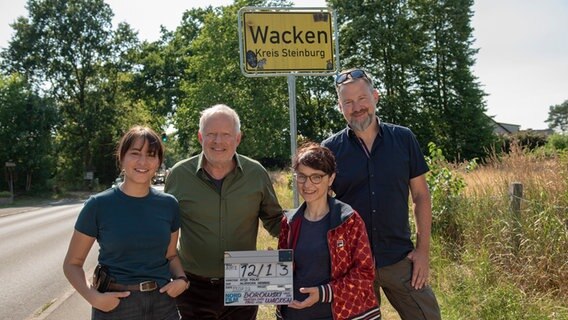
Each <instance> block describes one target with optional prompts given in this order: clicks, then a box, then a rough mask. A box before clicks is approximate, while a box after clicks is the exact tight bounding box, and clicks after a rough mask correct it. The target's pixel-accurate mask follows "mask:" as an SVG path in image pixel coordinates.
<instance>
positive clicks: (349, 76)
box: [335, 69, 371, 86]
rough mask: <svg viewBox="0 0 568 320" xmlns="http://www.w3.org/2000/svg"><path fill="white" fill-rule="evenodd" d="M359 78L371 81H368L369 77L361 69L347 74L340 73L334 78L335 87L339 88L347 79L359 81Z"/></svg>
mask: <svg viewBox="0 0 568 320" xmlns="http://www.w3.org/2000/svg"><path fill="white" fill-rule="evenodd" d="M361 78H365V79H367V80H369V81H371V79H369V76H367V74H366V73H365V71H363V70H361V69H355V70H352V71H349V72H344V73H340V74H339V75H338V76H337V77H335V86H339V85H340V84H342V83H344V82H345V81H347V80H349V79H361Z"/></svg>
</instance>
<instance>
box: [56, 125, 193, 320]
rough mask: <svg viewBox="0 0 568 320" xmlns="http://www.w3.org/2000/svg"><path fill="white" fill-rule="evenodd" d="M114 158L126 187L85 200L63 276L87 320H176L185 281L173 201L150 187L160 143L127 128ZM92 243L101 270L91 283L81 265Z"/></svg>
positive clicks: (147, 130)
mask: <svg viewBox="0 0 568 320" xmlns="http://www.w3.org/2000/svg"><path fill="white" fill-rule="evenodd" d="M116 157H117V160H118V164H119V166H120V169H121V173H122V175H123V176H124V182H123V183H122V184H119V185H117V186H115V187H113V188H110V189H108V190H106V191H103V192H101V193H98V194H96V195H93V196H91V197H90V198H89V199H88V200H87V201H86V202H85V205H84V207H83V209H82V210H81V212H80V213H79V217H78V218H77V222H76V224H75V230H74V232H73V236H72V238H71V241H70V244H69V249H68V251H67V255H66V256H65V261H64V263H63V271H64V273H65V276H66V277H67V279H68V280H69V282H70V283H71V285H73V287H74V288H75V289H76V290H77V292H79V294H81V296H83V298H85V300H87V302H89V303H90V304H91V306H92V307H93V309H92V318H91V319H156V320H157V319H159V320H174V319H175V320H178V319H180V316H179V313H178V310H177V308H176V304H175V300H174V298H175V297H176V296H178V295H179V294H181V293H182V292H183V291H184V290H186V289H187V288H188V286H189V281H188V280H187V278H186V276H185V274H184V272H183V269H182V267H181V263H180V261H179V258H178V256H177V251H176V245H177V240H178V233H179V227H180V222H179V221H180V220H179V206H178V203H177V201H176V199H175V198H174V197H173V196H171V195H169V194H166V193H163V192H159V191H157V190H155V189H154V188H152V187H151V181H152V177H154V174H155V173H156V171H157V170H158V168H160V165H161V164H162V161H163V158H164V149H163V145H162V143H161V140H160V137H159V136H158V135H157V134H156V132H154V131H153V130H152V129H150V128H147V127H141V126H136V127H133V128H131V129H130V130H129V131H128V132H127V133H126V134H125V135H124V136H123V137H122V138H121V140H120V142H119V144H118V147H117V152H116ZM95 240H96V241H97V242H98V243H99V247H100V250H99V257H98V261H99V265H98V266H97V268H96V269H95V275H94V277H93V283H92V284H89V281H88V280H87V277H86V276H85V271H84V269H83V264H84V262H85V259H86V257H87V255H88V253H89V251H90V250H91V248H92V245H93V243H94V242H95ZM172 279H173V280H172Z"/></svg>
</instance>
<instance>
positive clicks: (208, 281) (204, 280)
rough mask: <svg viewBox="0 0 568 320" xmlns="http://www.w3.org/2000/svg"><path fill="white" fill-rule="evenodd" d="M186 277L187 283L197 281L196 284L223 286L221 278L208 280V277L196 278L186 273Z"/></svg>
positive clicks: (196, 276)
mask: <svg viewBox="0 0 568 320" xmlns="http://www.w3.org/2000/svg"><path fill="white" fill-rule="evenodd" d="M185 274H186V275H187V278H188V279H189V282H190V283H191V281H197V282H203V283H209V284H212V285H219V284H223V283H224V282H223V278H208V277H202V276H198V275H196V274H193V273H189V272H186V273H185Z"/></svg>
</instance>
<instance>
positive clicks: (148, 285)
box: [139, 281, 157, 292]
mask: <svg viewBox="0 0 568 320" xmlns="http://www.w3.org/2000/svg"><path fill="white" fill-rule="evenodd" d="M139 286H140V292H147V291H152V290H156V288H157V284H156V282H155V281H144V282H140V284H139Z"/></svg>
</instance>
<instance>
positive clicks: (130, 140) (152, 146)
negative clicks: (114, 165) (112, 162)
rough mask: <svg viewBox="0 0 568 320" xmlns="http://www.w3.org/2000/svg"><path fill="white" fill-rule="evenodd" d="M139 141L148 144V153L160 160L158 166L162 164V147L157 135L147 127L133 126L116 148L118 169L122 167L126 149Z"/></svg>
mask: <svg viewBox="0 0 568 320" xmlns="http://www.w3.org/2000/svg"><path fill="white" fill-rule="evenodd" d="M140 139H143V140H144V141H145V142H148V151H149V152H150V153H153V154H155V155H157V156H158V159H160V165H161V164H162V161H163V160H164V145H163V144H162V140H161V139H160V137H159V136H158V134H157V133H156V132H155V131H154V130H152V129H150V128H148V127H144V126H134V127H132V128H130V129H129V130H128V131H127V132H126V133H125V134H124V135H123V136H122V138H120V141H119V143H118V146H117V147H116V160H117V162H118V165H119V167H121V166H122V159H124V155H126V152H127V151H128V149H130V148H131V147H132V145H133V144H134V143H135V142H136V141H138V140H140Z"/></svg>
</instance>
